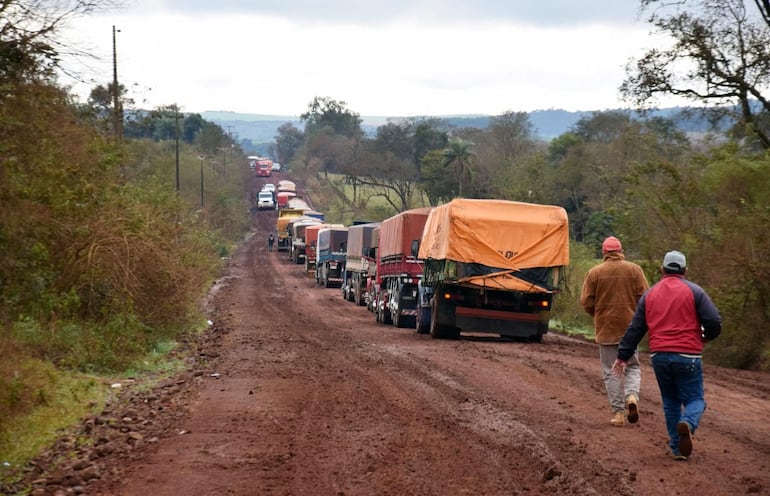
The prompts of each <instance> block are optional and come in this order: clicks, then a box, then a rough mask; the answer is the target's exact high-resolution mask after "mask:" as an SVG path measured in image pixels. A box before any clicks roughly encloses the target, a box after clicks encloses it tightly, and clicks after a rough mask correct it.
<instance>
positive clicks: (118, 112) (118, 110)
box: [112, 25, 123, 143]
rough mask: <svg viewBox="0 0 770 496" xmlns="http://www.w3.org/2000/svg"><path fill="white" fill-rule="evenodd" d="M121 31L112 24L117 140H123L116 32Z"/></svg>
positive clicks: (114, 125)
mask: <svg viewBox="0 0 770 496" xmlns="http://www.w3.org/2000/svg"><path fill="white" fill-rule="evenodd" d="M116 32H118V33H119V32H120V30H119V29H117V30H116V29H115V26H114V25H113V26H112V119H113V121H112V127H113V131H114V133H115V141H117V142H118V143H120V142H121V141H123V109H122V108H121V105H120V89H119V87H118V49H117V44H116V42H115V33H116Z"/></svg>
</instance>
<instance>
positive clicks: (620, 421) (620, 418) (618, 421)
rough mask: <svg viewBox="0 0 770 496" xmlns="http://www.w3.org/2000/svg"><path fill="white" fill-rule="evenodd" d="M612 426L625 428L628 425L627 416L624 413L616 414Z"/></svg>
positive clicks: (611, 422) (611, 421)
mask: <svg viewBox="0 0 770 496" xmlns="http://www.w3.org/2000/svg"><path fill="white" fill-rule="evenodd" d="M610 424H612V425H614V426H615V427H622V426H624V425H625V424H626V414H625V413H624V412H615V415H613V416H612V420H610Z"/></svg>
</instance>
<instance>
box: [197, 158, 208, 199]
mask: <svg viewBox="0 0 770 496" xmlns="http://www.w3.org/2000/svg"><path fill="white" fill-rule="evenodd" d="M198 158H199V159H200V160H201V210H202V209H203V161H204V160H205V159H206V156H205V155H198Z"/></svg>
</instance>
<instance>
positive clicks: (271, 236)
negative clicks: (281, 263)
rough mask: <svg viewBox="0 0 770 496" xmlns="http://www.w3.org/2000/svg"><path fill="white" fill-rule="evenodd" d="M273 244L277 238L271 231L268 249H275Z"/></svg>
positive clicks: (268, 238)
mask: <svg viewBox="0 0 770 496" xmlns="http://www.w3.org/2000/svg"><path fill="white" fill-rule="evenodd" d="M273 244H275V238H274V237H273V234H272V233H270V236H268V237H267V251H273Z"/></svg>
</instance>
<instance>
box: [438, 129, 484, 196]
mask: <svg viewBox="0 0 770 496" xmlns="http://www.w3.org/2000/svg"><path fill="white" fill-rule="evenodd" d="M472 146H473V143H471V142H470V141H464V140H462V139H460V138H454V139H451V140H449V147H448V148H445V149H444V150H443V151H442V152H441V154H442V155H443V157H444V159H443V161H442V164H443V165H444V167H448V166H450V165H454V168H455V176H456V177H457V182H458V184H459V186H458V188H459V189H458V193H459V194H458V196H460V197H462V196H463V182H464V181H465V178H470V177H471V176H472V173H473V169H472V161H473V157H475V156H476V154H475V153H473V150H471V147H472Z"/></svg>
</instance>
